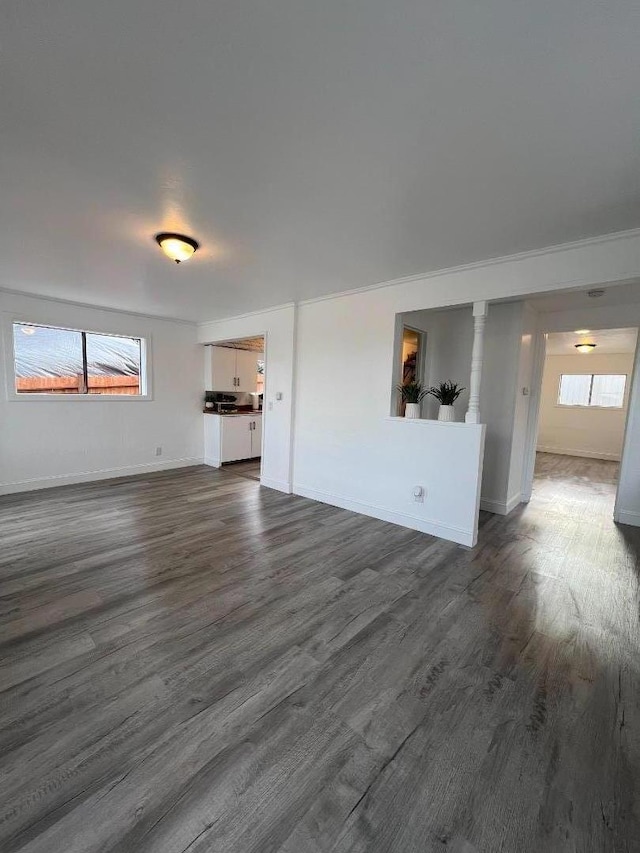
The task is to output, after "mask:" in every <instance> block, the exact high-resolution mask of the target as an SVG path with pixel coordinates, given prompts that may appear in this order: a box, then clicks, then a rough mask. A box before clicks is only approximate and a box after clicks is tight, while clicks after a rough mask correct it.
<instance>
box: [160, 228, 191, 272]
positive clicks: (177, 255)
mask: <svg viewBox="0 0 640 853" xmlns="http://www.w3.org/2000/svg"><path fill="white" fill-rule="evenodd" d="M155 239H156V243H157V244H158V246H160V248H161V249H162V251H163V252H164V253H165V255H166V256H167V257H168V258H171V260H172V261H175V262H176V263H177V264H180V263H182V261H188V260H189V258H190V257H191V255H193V253H194V252H195V251H196V250H197V249H198V248H199V243H198V242H197V241H196V240H194V239H193V237H187V236H186V235H185V234H174V233H173V232H172V231H163V232H162V233H161V234H156V237H155Z"/></svg>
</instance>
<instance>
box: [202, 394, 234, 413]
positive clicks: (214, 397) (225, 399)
mask: <svg viewBox="0 0 640 853" xmlns="http://www.w3.org/2000/svg"><path fill="white" fill-rule="evenodd" d="M207 403H213V407H212V408H213V411H214V412H217V413H218V414H224V413H225V412H226V413H229V412H237V411H238V401H237V398H236V396H235V394H223V393H221V392H220V391H207V392H206V394H205V405H206V404H207ZM207 408H210V407H209V406H207Z"/></svg>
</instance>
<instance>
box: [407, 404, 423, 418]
mask: <svg viewBox="0 0 640 853" xmlns="http://www.w3.org/2000/svg"><path fill="white" fill-rule="evenodd" d="M404 416H405V418H419V417H420V403H407V404H406V406H405V410H404Z"/></svg>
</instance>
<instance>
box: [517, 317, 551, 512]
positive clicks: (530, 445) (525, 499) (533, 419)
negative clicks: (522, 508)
mask: <svg viewBox="0 0 640 853" xmlns="http://www.w3.org/2000/svg"><path fill="white" fill-rule="evenodd" d="M546 356H547V333H546V332H540V331H537V332H536V333H535V335H534V341H533V364H532V370H531V385H530V387H529V412H528V415H527V437H526V440H525V451H524V459H523V471H522V495H521V501H522V503H529V501H530V500H531V493H532V491H533V478H534V476H535V467H536V446H537V444H538V425H539V422H540V397H541V395H542V375H543V373H544V362H545V358H546Z"/></svg>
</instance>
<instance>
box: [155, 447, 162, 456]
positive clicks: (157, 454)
mask: <svg viewBox="0 0 640 853" xmlns="http://www.w3.org/2000/svg"><path fill="white" fill-rule="evenodd" d="M156 456H162V448H161V447H156Z"/></svg>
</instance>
